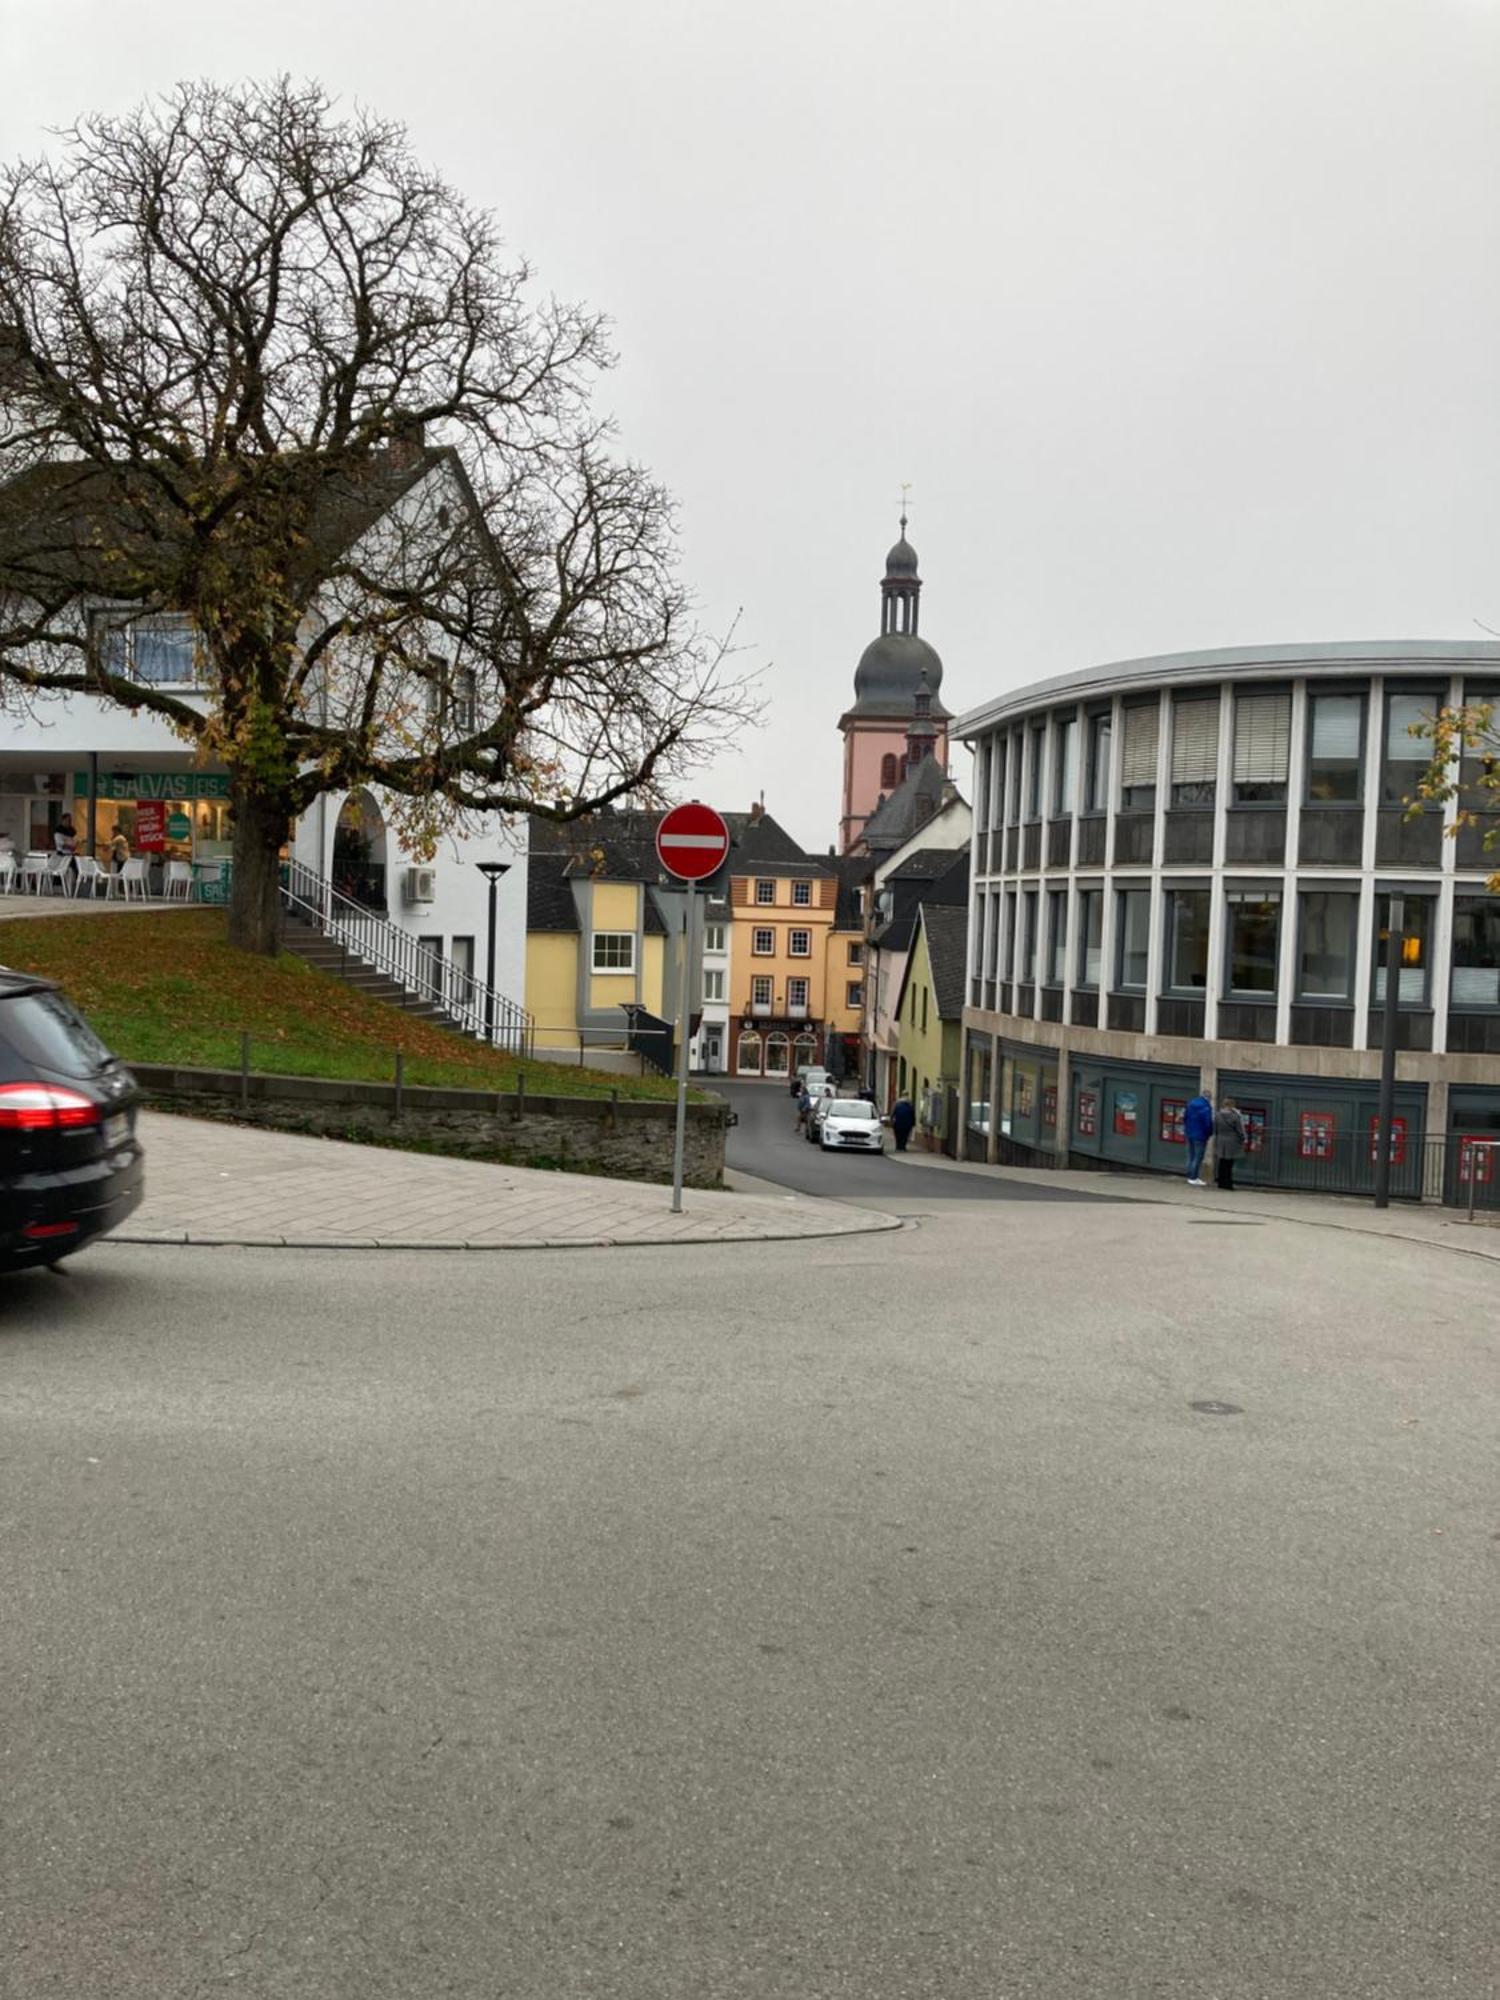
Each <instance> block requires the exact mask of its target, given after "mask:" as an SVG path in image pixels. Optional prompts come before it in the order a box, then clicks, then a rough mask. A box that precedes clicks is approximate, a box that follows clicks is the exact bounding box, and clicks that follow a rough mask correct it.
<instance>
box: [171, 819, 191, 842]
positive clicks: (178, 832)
mask: <svg viewBox="0 0 1500 2000" xmlns="http://www.w3.org/2000/svg"><path fill="white" fill-rule="evenodd" d="M192 837H193V822H192V821H191V820H190V819H189V818H188V816H187V814H186V813H168V814H167V838H168V840H191V839H192Z"/></svg>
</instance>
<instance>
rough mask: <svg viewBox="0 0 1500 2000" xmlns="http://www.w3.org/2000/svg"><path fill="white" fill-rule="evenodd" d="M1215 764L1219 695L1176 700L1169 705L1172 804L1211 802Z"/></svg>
mask: <svg viewBox="0 0 1500 2000" xmlns="http://www.w3.org/2000/svg"><path fill="white" fill-rule="evenodd" d="M1218 768H1219V697H1218V695H1217V694H1212V695H1205V696H1203V697H1201V698H1197V697H1195V698H1194V699H1193V700H1192V701H1179V702H1177V703H1176V704H1175V706H1174V707H1173V709H1172V804H1173V805H1174V806H1198V807H1204V806H1212V805H1213V802H1214V780H1215V775H1216V773H1217V771H1218Z"/></svg>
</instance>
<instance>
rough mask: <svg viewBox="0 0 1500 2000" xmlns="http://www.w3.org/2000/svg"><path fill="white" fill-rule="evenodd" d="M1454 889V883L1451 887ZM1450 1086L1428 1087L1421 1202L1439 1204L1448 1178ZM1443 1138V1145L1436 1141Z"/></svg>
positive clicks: (1436, 1085)
mask: <svg viewBox="0 0 1500 2000" xmlns="http://www.w3.org/2000/svg"><path fill="white" fill-rule="evenodd" d="M1450 887H1451V884H1450ZM1448 1121H1449V1111H1448V1085H1447V1084H1446V1083H1429V1084H1428V1086H1427V1136H1426V1141H1425V1143H1424V1145H1423V1148H1422V1199H1423V1201H1435V1202H1440V1201H1441V1200H1442V1198H1443V1184H1444V1181H1445V1180H1446V1178H1447V1171H1446V1170H1447V1163H1448V1138H1449V1129H1450V1128H1449V1122H1448ZM1439 1139H1441V1140H1442V1142H1443V1143H1442V1144H1441V1145H1439V1144H1438V1143H1437V1141H1438V1140H1439Z"/></svg>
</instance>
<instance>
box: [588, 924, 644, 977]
mask: <svg viewBox="0 0 1500 2000" xmlns="http://www.w3.org/2000/svg"><path fill="white" fill-rule="evenodd" d="M594 970H595V972H634V971H635V932H634V931H595V932H594Z"/></svg>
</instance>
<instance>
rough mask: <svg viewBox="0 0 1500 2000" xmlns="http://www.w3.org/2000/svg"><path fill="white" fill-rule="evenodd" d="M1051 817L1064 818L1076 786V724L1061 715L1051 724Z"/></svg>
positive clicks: (1071, 802)
mask: <svg viewBox="0 0 1500 2000" xmlns="http://www.w3.org/2000/svg"><path fill="white" fill-rule="evenodd" d="M1052 743H1053V751H1052V817H1053V818H1054V819H1066V818H1067V816H1068V814H1069V813H1071V812H1072V810H1073V806H1074V802H1075V794H1076V792H1077V788H1078V724H1077V722H1076V720H1075V719H1074V718H1073V717H1072V716H1071V715H1061V716H1059V717H1058V718H1057V720H1056V721H1055V722H1054V723H1053V725H1052Z"/></svg>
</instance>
